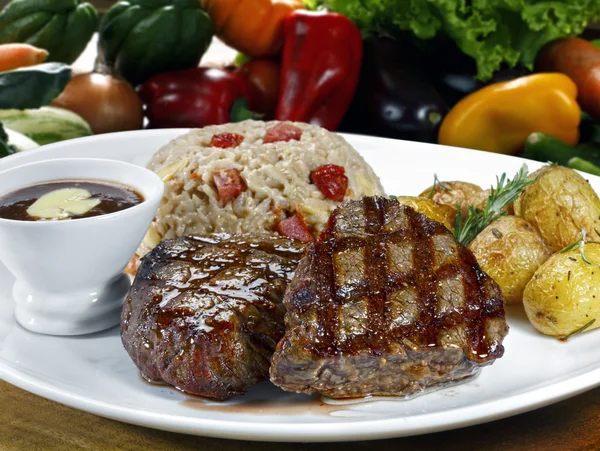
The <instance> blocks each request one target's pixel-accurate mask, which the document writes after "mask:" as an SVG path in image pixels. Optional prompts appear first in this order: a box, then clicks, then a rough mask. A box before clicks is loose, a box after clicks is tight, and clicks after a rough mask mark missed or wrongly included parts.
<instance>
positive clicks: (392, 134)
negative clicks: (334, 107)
mask: <svg viewBox="0 0 600 451" xmlns="http://www.w3.org/2000/svg"><path fill="white" fill-rule="evenodd" d="M447 112H448V106H447V105H446V102H444V100H443V99H442V97H441V96H440V95H439V93H438V92H437V91H436V90H435V89H434V88H433V86H432V85H431V84H430V83H428V82H427V77H426V76H425V73H424V71H423V70H422V68H421V67H420V64H419V61H418V56H417V55H416V54H415V52H414V49H412V48H411V47H410V46H408V45H401V44H399V43H398V42H397V41H395V40H393V39H390V38H387V37H372V38H369V39H367V40H366V41H365V45H364V57H363V64H362V69H361V77H360V82H359V85H358V89H357V92H356V94H355V97H354V100H353V102H352V105H351V107H350V109H349V111H348V113H347V114H346V117H345V119H344V122H343V123H342V126H341V130H342V131H347V132H354V133H363V134H369V135H375V136H382V137H387V138H397V139H405V140H410V141H421V142H437V134H438V129H439V126H440V124H441V122H442V120H443V118H444V116H445V115H446V114H447Z"/></svg>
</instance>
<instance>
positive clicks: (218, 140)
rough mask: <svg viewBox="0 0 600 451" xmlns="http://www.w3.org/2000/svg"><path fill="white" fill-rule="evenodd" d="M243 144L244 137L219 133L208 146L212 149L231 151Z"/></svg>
mask: <svg viewBox="0 0 600 451" xmlns="http://www.w3.org/2000/svg"><path fill="white" fill-rule="evenodd" d="M243 142H244V137H243V136H242V135H238V134H237V133H219V134H217V135H213V137H212V139H211V140H210V143H209V144H208V145H209V146H210V147H218V148H220V149H230V148H232V147H237V146H239V145H240V144H242V143H243Z"/></svg>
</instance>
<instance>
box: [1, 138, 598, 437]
mask: <svg viewBox="0 0 600 451" xmlns="http://www.w3.org/2000/svg"><path fill="white" fill-rule="evenodd" d="M182 132H183V131H182V130H162V131H141V132H130V133H121V134H115V135H105V136H99V137H93V138H84V139H79V140H72V141H68V142H66V143H63V144H58V145H53V146H47V147H44V148H42V149H39V150H32V151H27V152H24V153H21V154H18V155H15V156H11V157H8V158H4V159H2V160H0V170H3V169H8V168H9V167H13V166H16V165H20V164H23V163H27V162H32V161H37V160H41V159H48V158H58V157H75V156H77V157H106V158H115V159H120V160H126V161H130V162H134V163H137V164H145V162H146V161H147V160H148V158H149V157H150V155H152V153H153V152H155V151H156V150H157V149H158V148H159V147H160V146H161V145H163V144H165V143H166V142H167V141H169V140H170V139H172V138H175V137H176V136H178V135H180V134H181V133H182ZM347 138H348V140H349V141H350V143H351V144H353V145H354V146H355V147H356V148H357V149H358V150H359V151H360V152H361V153H362V154H363V155H364V156H365V158H366V159H367V161H368V162H369V163H370V164H371V165H372V166H373V168H374V169H375V171H376V172H377V173H378V174H379V176H380V177H381V180H382V182H383V184H384V186H385V188H386V190H387V192H388V194H412V195H416V194H418V193H419V192H421V191H422V190H423V189H425V188H426V187H427V186H429V185H430V184H431V183H432V181H433V173H434V172H435V173H437V174H438V176H439V178H440V179H441V180H465V181H470V182H473V183H477V184H480V185H482V186H484V187H488V186H489V185H491V184H492V183H493V182H494V181H495V176H496V175H498V174H499V173H502V172H506V173H507V174H508V175H509V177H510V176H512V175H513V174H514V173H515V172H516V171H517V170H518V169H519V167H520V166H521V165H522V164H523V160H520V159H517V158H511V157H505V156H501V155H494V154H489V153H483V152H475V151H468V150H461V149H453V148H447V147H440V146H433V145H426V144H418V143H410V142H402V141H393V140H385V139H376V138H367V137H361V136H347ZM538 166H539V164H537V163H533V162H529V167H530V168H531V169H534V168H537V167H538ZM589 178H590V179H591V183H592V185H593V186H594V188H595V189H596V190H597V191H599V192H600V178H597V177H591V176H590V177H589ZM1 191H2V181H1V180H0V192H1ZM118 245H119V244H118V243H115V246H118ZM1 251H2V250H1V249H0V252H1ZM93 270H94V268H90V271H93ZM12 284H13V277H12V276H11V275H10V274H9V273H8V271H7V270H6V268H4V267H3V266H1V265H0V378H2V379H4V380H6V381H8V382H10V383H12V384H14V385H17V386H19V387H21V388H24V389H25V390H28V391H30V392H32V393H35V394H38V395H41V396H44V397H46V398H49V399H52V400H55V401H58V402H61V403H63V404H66V405H69V406H72V407H75V408H78V409H81V410H85V411H88V412H91V413H94V414H97V415H102V416H105V417H108V418H113V419H116V420H120V421H124V422H128V423H134V424H139V425H144V426H149V427H153V428H158V429H164V430H170V431H176V432H184V433H188V434H196V435H206V436H213V437H222V438H234V439H247V440H264V441H267V440H268V441H303V442H306V441H346V440H366V439H374V438H386V437H398V436H406V435H415V434H423V433H428V432H434V431H441V430H446V429H452V428H458V427H462V426H468V425H473V424H477V423H482V422H486V421H491V420H494V419H498V418H502V417H507V416H509V415H514V414H517V413H520V412H525V411H527V410H532V409H534V408H537V407H540V406H543V405H547V404H550V403H553V402H556V401H559V400H561V399H564V398H566V397H569V396H573V395H575V394H577V393H580V392H583V391H585V390H588V389H590V388H592V387H595V386H597V385H600V334H599V333H598V332H597V331H592V332H589V333H585V334H582V335H580V336H577V337H575V338H573V339H571V340H569V341H568V342H566V343H562V342H559V341H558V340H556V339H552V338H547V337H544V336H542V335H540V334H539V333H537V332H536V331H535V330H534V329H533V327H532V326H531V325H530V324H529V322H528V321H527V319H526V318H525V315H524V313H523V312H522V308H521V307H516V308H510V309H509V311H508V315H507V316H508V322H509V325H510V327H511V330H510V333H509V334H508V337H507V338H506V340H505V342H504V344H505V347H506V353H505V356H504V357H503V358H502V359H500V360H498V361H497V362H496V363H494V364H493V365H492V366H489V367H485V368H483V370H482V371H481V374H480V376H479V377H478V378H476V379H474V380H473V381H471V382H468V383H465V384H462V385H459V386H455V387H451V388H446V389H442V390H438V391H436V392H433V393H429V394H427V395H423V396H420V397H417V398H415V399H412V400H407V401H402V400H393V401H377V402H366V403H360V404H353V405H337V406H336V405H334V406H332V405H323V404H322V403H320V402H319V400H318V399H317V398H314V397H307V396H302V395H292V394H286V393H284V392H283V391H281V390H279V389H277V388H275V387H274V386H272V385H270V384H269V383H263V384H260V385H259V386H257V387H255V388H254V389H252V390H251V392H250V394H248V395H246V396H244V397H241V398H238V399H234V400H231V401H229V402H226V403H213V402H206V401H202V400H200V399H194V398H192V397H189V396H186V395H184V394H182V393H179V392H177V391H175V390H174V389H170V388H167V387H163V386H151V385H149V384H147V383H145V382H143V381H142V379H141V378H140V377H139V375H138V372H137V370H136V368H135V366H134V365H133V363H132V362H131V360H130V359H129V357H128V355H127V353H126V352H125V350H124V349H123V347H122V346H121V341H120V337H119V331H118V328H113V329H111V330H109V331H106V332H103V333H99V334H94V335H90V336H84V337H77V338H73V337H48V336H42V335H36V334H34V333H30V332H27V331H26V330H24V329H23V328H21V327H20V326H18V325H17V324H15V321H14V319H13V308H14V302H13V300H12V297H11V288H12Z"/></svg>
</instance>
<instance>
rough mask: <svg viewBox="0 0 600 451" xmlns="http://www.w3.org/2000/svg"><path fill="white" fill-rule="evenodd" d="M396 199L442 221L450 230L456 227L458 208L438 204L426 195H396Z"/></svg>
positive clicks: (431, 217)
mask: <svg viewBox="0 0 600 451" xmlns="http://www.w3.org/2000/svg"><path fill="white" fill-rule="evenodd" d="M396 199H397V200H398V202H400V205H408V206H409V207H412V208H414V209H415V210H417V211H418V212H419V213H423V214H424V215H425V216H427V217H428V218H430V219H433V220H434V221H437V222H441V223H442V224H444V225H445V226H446V228H447V229H448V230H452V229H453V228H454V221H455V219H456V208H454V207H449V206H448V205H441V204H437V203H435V202H434V201H432V200H431V199H427V198H426V197H413V196H396Z"/></svg>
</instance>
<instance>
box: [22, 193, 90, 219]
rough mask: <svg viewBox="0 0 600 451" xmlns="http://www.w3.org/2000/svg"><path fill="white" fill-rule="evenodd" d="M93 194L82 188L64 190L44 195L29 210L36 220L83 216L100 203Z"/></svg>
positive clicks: (28, 212)
mask: <svg viewBox="0 0 600 451" xmlns="http://www.w3.org/2000/svg"><path fill="white" fill-rule="evenodd" d="M91 197H92V194H91V193H90V192H89V191H87V190H84V189H81V188H62V189H57V190H54V191H50V192H49V193H46V194H44V195H43V196H42V197H40V198H39V199H38V200H36V201H35V202H34V203H33V204H31V206H30V207H29V208H28V209H27V214H28V215H29V216H32V217H34V218H42V219H65V218H68V217H71V216H81V215H84V214H86V213H87V212H88V211H90V210H91V209H92V208H94V207H95V206H96V205H98V204H99V203H100V199H92V198H91Z"/></svg>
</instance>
